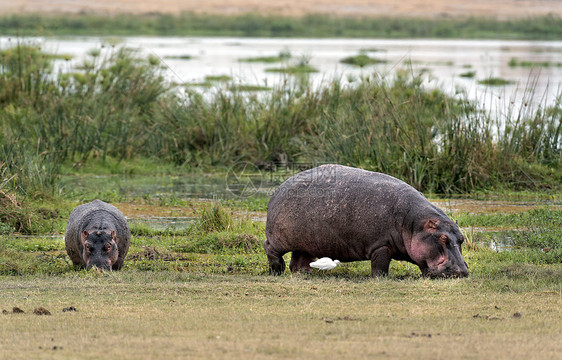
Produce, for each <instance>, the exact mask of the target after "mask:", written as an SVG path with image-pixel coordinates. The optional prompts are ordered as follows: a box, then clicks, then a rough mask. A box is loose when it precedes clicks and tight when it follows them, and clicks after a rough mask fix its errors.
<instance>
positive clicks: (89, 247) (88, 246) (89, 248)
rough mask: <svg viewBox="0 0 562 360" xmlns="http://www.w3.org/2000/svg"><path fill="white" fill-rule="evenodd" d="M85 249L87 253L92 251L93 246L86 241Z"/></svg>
mask: <svg viewBox="0 0 562 360" xmlns="http://www.w3.org/2000/svg"><path fill="white" fill-rule="evenodd" d="M86 251H87V252H88V253H91V252H92V251H94V248H93V246H92V245H91V244H88V243H86Z"/></svg>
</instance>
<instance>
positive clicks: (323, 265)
mask: <svg viewBox="0 0 562 360" xmlns="http://www.w3.org/2000/svg"><path fill="white" fill-rule="evenodd" d="M338 264H340V261H339V260H332V259H330V258H329V257H323V258H320V259H318V260H316V261H313V262H311V263H310V266H311V267H313V268H316V269H320V270H332V269H333V268H335V267H336V266H338Z"/></svg>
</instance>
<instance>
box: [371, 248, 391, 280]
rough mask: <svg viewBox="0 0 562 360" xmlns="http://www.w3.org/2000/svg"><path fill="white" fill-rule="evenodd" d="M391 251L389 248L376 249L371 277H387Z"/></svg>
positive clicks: (373, 255)
mask: <svg viewBox="0 0 562 360" xmlns="http://www.w3.org/2000/svg"><path fill="white" fill-rule="evenodd" d="M390 260H392V258H391V256H390V251H389V249H388V247H386V246H383V247H381V248H378V249H376V250H375V251H374V252H373V253H372V255H371V276H373V277H375V276H386V275H388V268H389V266H390Z"/></svg>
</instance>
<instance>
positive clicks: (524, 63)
mask: <svg viewBox="0 0 562 360" xmlns="http://www.w3.org/2000/svg"><path fill="white" fill-rule="evenodd" d="M508 65H509V66H510V67H518V66H519V67H553V66H555V67H561V66H562V62H550V61H529V60H520V59H516V58H511V59H510V60H509V62H508Z"/></svg>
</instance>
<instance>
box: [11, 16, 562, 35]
mask: <svg viewBox="0 0 562 360" xmlns="http://www.w3.org/2000/svg"><path fill="white" fill-rule="evenodd" d="M0 33H2V34H4V35H11V36H53V35H72V36H81V35H88V36H94V35H103V36H113V37H115V36H138V35H153V36H248V37H311V38H316V37H318V38H333V37H341V38H350V37H359V38H451V39H455V38H464V39H466V38H472V39H510V40H511V39H533V40H558V39H560V38H561V37H562V20H561V19H560V17H559V16H556V15H546V16H541V17H529V18H522V19H510V20H495V19H491V18H478V17H467V18H445V17H440V18H432V19H424V18H409V17H403V18H392V17H372V18H370V17H362V18H357V17H334V16H328V15H307V16H304V17H301V18H294V17H283V16H260V15H254V14H243V15H238V16H220V15H205V14H193V13H183V14H181V15H179V16H172V15H168V14H148V15H137V16H135V15H127V14H121V15H120V16H117V17H112V16H103V15H94V14H72V15H69V14H64V15H57V14H52V15H44V14H26V15H7V16H2V17H1V18H0Z"/></svg>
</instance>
